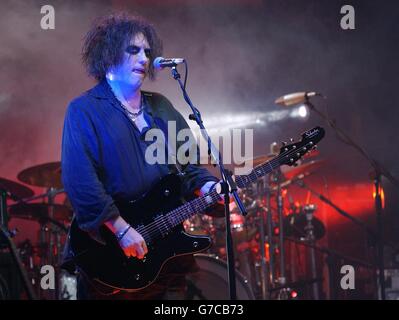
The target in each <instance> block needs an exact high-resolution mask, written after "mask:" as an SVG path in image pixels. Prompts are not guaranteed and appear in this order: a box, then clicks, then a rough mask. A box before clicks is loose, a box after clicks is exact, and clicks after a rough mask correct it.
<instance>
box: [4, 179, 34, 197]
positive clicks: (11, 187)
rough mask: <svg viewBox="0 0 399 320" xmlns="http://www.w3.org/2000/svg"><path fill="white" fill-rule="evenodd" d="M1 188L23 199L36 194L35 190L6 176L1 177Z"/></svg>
mask: <svg viewBox="0 0 399 320" xmlns="http://www.w3.org/2000/svg"><path fill="white" fill-rule="evenodd" d="M0 189H3V190H6V191H8V192H10V193H11V194H12V195H13V196H16V197H17V198H20V199H23V198H28V197H31V196H33V195H34V192H33V190H31V189H30V188H28V187H26V186H24V185H22V184H20V183H18V182H15V181H12V180H8V179H5V178H0ZM14 200H15V199H14Z"/></svg>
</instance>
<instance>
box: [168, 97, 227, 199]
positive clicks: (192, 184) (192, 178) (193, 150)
mask: <svg viewBox="0 0 399 320" xmlns="http://www.w3.org/2000/svg"><path fill="white" fill-rule="evenodd" d="M165 100H166V101H167V103H168V104H169V105H170V107H171V108H172V110H173V113H174V115H173V117H174V119H175V120H176V133H177V134H178V133H179V130H182V129H188V130H187V131H188V133H189V134H190V137H189V138H188V141H192V142H194V143H191V144H189V145H187V144H186V142H184V141H177V144H176V150H179V148H181V147H182V146H183V145H184V146H183V147H184V148H187V150H186V152H188V158H189V159H190V160H189V162H188V164H184V165H182V169H183V172H184V176H183V187H184V189H185V191H186V193H187V194H186V195H187V196H189V195H192V194H194V193H195V192H196V191H198V190H199V189H200V188H201V187H202V186H203V185H204V184H205V183H206V182H208V181H215V182H218V181H219V180H220V179H218V178H216V177H215V176H213V175H212V174H211V173H210V172H209V171H208V170H207V169H206V168H204V167H201V166H199V165H198V164H199V163H200V161H199V160H200V151H199V147H198V145H197V143H196V142H195V141H196V140H195V138H194V136H193V134H192V132H191V131H190V127H189V125H188V124H187V122H186V120H185V119H184V118H183V116H182V115H181V114H180V113H179V112H178V111H177V110H176V109H174V108H173V106H172V104H171V103H170V102H169V100H167V99H166V98H165ZM186 141H187V140H186Z"/></svg>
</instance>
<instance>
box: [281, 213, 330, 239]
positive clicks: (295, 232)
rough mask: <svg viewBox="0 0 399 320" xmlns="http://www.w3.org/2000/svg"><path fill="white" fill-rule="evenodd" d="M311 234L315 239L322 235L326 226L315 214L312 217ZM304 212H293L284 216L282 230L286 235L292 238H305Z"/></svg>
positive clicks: (305, 223)
mask: <svg viewBox="0 0 399 320" xmlns="http://www.w3.org/2000/svg"><path fill="white" fill-rule="evenodd" d="M312 225H313V234H314V237H315V239H316V240H319V239H321V238H323V237H324V235H325V233H326V228H325V227H324V224H323V222H321V221H320V220H319V219H318V218H316V217H315V216H313V217H312ZM306 226H307V220H306V214H305V213H294V214H290V215H288V216H287V217H285V218H284V232H285V235H286V236H288V237H294V238H298V239H301V238H306Z"/></svg>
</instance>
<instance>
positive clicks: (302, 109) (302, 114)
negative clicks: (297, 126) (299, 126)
mask: <svg viewBox="0 0 399 320" xmlns="http://www.w3.org/2000/svg"><path fill="white" fill-rule="evenodd" d="M298 114H299V116H300V117H302V118H306V117H307V115H308V108H307V107H306V106H305V105H302V106H300V107H299V108H298Z"/></svg>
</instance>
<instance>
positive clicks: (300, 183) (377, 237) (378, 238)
mask: <svg viewBox="0 0 399 320" xmlns="http://www.w3.org/2000/svg"><path fill="white" fill-rule="evenodd" d="M294 182H295V183H296V184H297V185H298V186H300V187H301V188H304V189H307V190H309V191H310V192H311V193H312V194H314V195H315V196H316V197H318V198H319V199H320V200H321V201H323V202H324V203H326V204H328V205H329V206H330V207H332V208H334V209H335V210H336V211H337V212H338V213H339V214H340V215H342V216H344V217H345V218H347V219H349V220H350V221H352V222H353V223H354V224H356V225H357V226H359V227H361V228H362V229H364V230H365V231H366V232H367V234H368V235H370V236H371V237H372V238H373V239H375V240H376V241H377V242H378V243H381V244H382V245H384V244H386V245H389V246H391V247H392V248H397V246H396V245H395V244H392V243H388V242H387V241H383V239H382V238H381V236H380V234H379V233H376V232H374V231H373V230H372V229H370V227H369V226H367V225H366V224H365V223H364V222H363V221H361V220H359V219H357V218H355V217H353V216H351V215H350V214H349V213H347V212H346V211H344V210H342V209H341V208H339V207H338V206H337V205H335V204H334V203H333V202H332V201H331V200H329V199H327V198H326V197H324V196H323V195H322V194H319V193H318V192H316V191H315V190H313V189H311V188H310V187H309V186H307V185H306V184H305V183H304V182H303V180H294ZM379 258H381V257H379ZM378 267H379V268H381V264H379V265H378ZM381 275H382V278H384V272H383V273H382V274H381V273H380V274H379V276H380V279H379V280H380V285H381V288H380V289H381V290H382V289H383V288H385V286H384V283H385V278H384V279H383V280H381ZM381 299H382V300H383V299H385V290H384V292H381Z"/></svg>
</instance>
